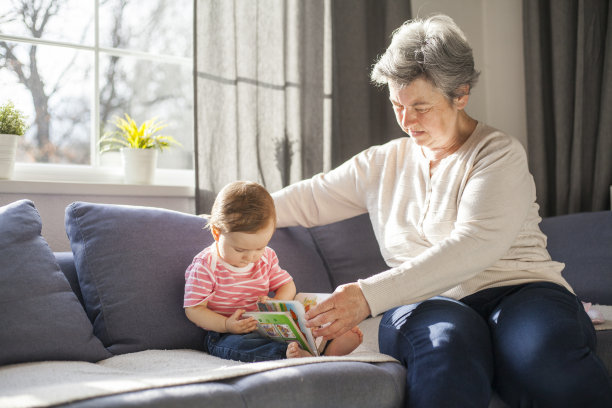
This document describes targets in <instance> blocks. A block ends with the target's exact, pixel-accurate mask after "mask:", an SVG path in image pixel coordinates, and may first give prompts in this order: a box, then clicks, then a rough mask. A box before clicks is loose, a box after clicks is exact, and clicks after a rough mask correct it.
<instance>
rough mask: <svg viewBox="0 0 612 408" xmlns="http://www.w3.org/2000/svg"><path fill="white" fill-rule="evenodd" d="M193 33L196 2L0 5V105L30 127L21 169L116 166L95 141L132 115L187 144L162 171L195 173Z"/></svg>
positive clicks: (167, 157)
mask: <svg viewBox="0 0 612 408" xmlns="http://www.w3.org/2000/svg"><path fill="white" fill-rule="evenodd" d="M192 25H193V1H192V0H37V1H31V0H3V1H2V2H0V89H1V90H2V92H1V93H0V103H4V102H6V101H7V100H9V99H10V100H12V101H13V102H14V103H15V105H16V106H17V107H18V108H19V109H21V110H22V111H24V113H25V114H26V115H27V116H28V122H29V123H31V125H30V128H29V129H28V131H27V133H26V135H25V136H24V138H23V140H22V141H21V142H20V145H19V150H18V156H17V161H18V162H21V163H44V164H46V165H47V166H48V167H51V166H49V165H52V164H70V165H81V166H83V167H88V168H89V169H88V170H91V168H93V169H94V171H95V169H96V168H100V167H101V166H116V165H118V162H119V160H118V157H113V155H112V153H111V154H104V155H100V154H99V152H98V147H97V143H96V141H97V140H98V138H99V137H100V134H101V133H103V132H104V131H105V129H108V128H110V126H112V125H111V123H110V122H111V121H112V119H113V117H114V116H123V115H124V113H127V114H129V115H130V116H131V117H132V118H134V119H135V120H136V121H137V122H139V123H140V122H143V121H144V120H147V119H150V118H153V117H156V118H157V119H158V120H161V121H163V122H165V123H166V124H167V125H168V126H167V128H166V129H164V133H166V134H169V135H172V136H173V137H175V138H176V139H177V140H179V141H180V142H181V144H182V147H181V148H175V149H170V150H166V151H164V152H163V153H162V154H160V155H159V164H158V167H159V168H162V169H164V168H165V169H193V150H194V149H193V64H192V56H193V51H192V49H193V44H192V39H193V34H192Z"/></svg>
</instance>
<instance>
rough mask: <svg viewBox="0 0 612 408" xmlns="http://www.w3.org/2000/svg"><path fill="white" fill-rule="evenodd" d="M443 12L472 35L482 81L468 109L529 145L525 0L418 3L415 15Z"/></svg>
mask: <svg viewBox="0 0 612 408" xmlns="http://www.w3.org/2000/svg"><path fill="white" fill-rule="evenodd" d="M434 13H443V14H447V15H448V16H450V17H451V18H452V19H453V20H455V22H456V23H457V25H459V27H461V29H462V30H463V32H464V33H465V34H466V36H467V37H468V40H469V42H470V44H471V45H472V49H473V51H474V60H475V63H476V69H478V70H479V71H480V72H481V74H480V79H479V82H478V84H477V85H476V87H475V88H474V90H473V91H472V95H471V97H470V101H469V104H468V108H467V111H468V113H469V114H470V115H471V116H473V117H474V118H475V119H477V120H479V121H482V122H485V123H487V124H489V125H491V126H494V127H496V128H499V129H501V130H503V131H505V132H507V133H509V134H511V135H513V136H515V137H516V138H517V139H519V140H520V141H521V143H523V146H525V147H527V118H526V110H525V77H524V68H523V61H524V58H523V33H522V30H523V23H522V3H521V0H412V14H413V16H414V17H427V16H429V15H430V14H434Z"/></svg>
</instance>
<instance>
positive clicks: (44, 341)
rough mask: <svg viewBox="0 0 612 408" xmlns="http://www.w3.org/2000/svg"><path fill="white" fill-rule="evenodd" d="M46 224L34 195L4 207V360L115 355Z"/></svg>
mask: <svg viewBox="0 0 612 408" xmlns="http://www.w3.org/2000/svg"><path fill="white" fill-rule="evenodd" d="M41 229H42V222H41V219H40V215H39V214H38V211H37V210H36V208H35V206H34V203H33V202H32V201H29V200H21V201H17V202H14V203H12V204H9V205H6V206H4V207H0V305H1V307H0V365H4V364H13V363H22V362H32V361H42V360H80V361H91V362H95V361H98V360H101V359H104V358H108V357H110V356H111V354H110V353H109V352H108V351H107V350H106V349H105V348H104V346H103V345H102V343H101V342H100V340H98V339H97V338H96V337H95V336H94V335H93V328H92V325H91V323H90V321H89V320H88V319H87V316H86V314H85V311H84V310H83V308H82V307H81V305H80V303H79V301H78V300H77V297H76V295H75V294H74V293H73V292H72V290H71V289H70V285H69V284H68V281H67V280H66V277H65V276H64V274H63V273H62V272H61V271H60V268H59V266H58V264H57V263H56V262H55V257H54V256H53V252H52V251H51V249H50V248H49V246H48V245H47V243H46V241H45V240H44V238H43V237H42V236H41Z"/></svg>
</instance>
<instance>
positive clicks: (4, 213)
mask: <svg viewBox="0 0 612 408" xmlns="http://www.w3.org/2000/svg"><path fill="white" fill-rule="evenodd" d="M65 222H66V232H67V235H68V238H69V240H70V244H71V249H72V252H61V253H52V252H51V250H50V249H49V247H48V245H47V244H46V243H45V241H44V238H43V237H42V236H41V227H42V226H41V221H40V217H39V216H38V213H37V211H36V208H35V206H34V203H32V202H31V201H28V200H22V201H19V202H16V203H13V204H10V205H7V206H5V207H2V208H0V304H1V305H2V308H0V345H1V347H0V407H9V406H10V407H22V406H23V407H25V406H63V407H71V408H77V407H79V408H81V407H136V406H138V407H176V406H181V407H190V406H207V407H268V408H271V407H287V406H290V407H348V406H358V407H400V406H403V401H404V381H405V370H404V368H403V367H402V366H401V365H400V364H399V363H397V362H396V361H393V360H392V359H390V358H388V357H385V356H382V355H380V354H378V353H377V352H376V351H377V350H375V345H374V346H373V347H372V348H368V347H364V348H363V349H360V350H358V352H357V353H355V355H354V356H347V357H340V358H327V357H322V358H313V359H298V360H300V361H296V362H293V361H287V360H284V361H281V362H278V363H272V364H260V363H253V364H250V365H247V364H240V363H238V362H229V361H227V360H220V359H215V358H214V357H211V356H208V355H207V354H206V353H205V352H204V351H203V342H202V336H203V331H202V330H201V329H198V328H197V327H195V326H194V325H193V324H191V323H190V322H189V321H188V320H187V319H186V318H185V315H184V313H183V310H182V294H183V293H182V292H183V283H184V271H185V268H186V267H187V266H188V264H189V263H190V262H191V260H192V258H193V256H194V255H195V254H196V253H197V252H199V251H200V250H201V249H202V248H203V247H204V246H206V245H208V244H209V243H211V242H212V241H211V240H212V238H211V236H210V233H209V232H208V231H206V230H204V229H203V226H204V223H205V221H204V220H203V219H202V218H200V217H197V216H194V215H189V214H183V213H178V212H174V211H169V210H164V209H159V208H148V207H131V206H118V205H106V204H93V203H83V202H77V203H73V204H71V205H70V206H68V207H67V208H66V213H65ZM541 226H542V229H543V230H544V232H545V233H547V234H548V236H549V250H550V253H551V255H552V257H553V259H558V260H560V261H563V262H565V263H566V270H565V272H564V274H565V276H566V278H567V279H568V280H569V281H570V282H571V283H572V284H573V286H574V287H575V289H576V291H577V293H578V295H579V296H580V297H581V298H582V299H583V300H585V301H589V302H593V303H596V304H603V305H612V251H610V248H612V212H597V213H583V214H574V215H569V216H561V217H553V218H548V219H545V220H544V221H543V222H542V224H541ZM270 246H271V247H273V248H274V249H275V250H276V252H277V254H278V257H279V260H280V263H281V265H282V266H283V267H284V268H285V269H287V270H288V271H289V272H290V273H291V274H292V276H293V277H294V279H295V282H296V285H297V287H298V291H301V292H331V291H333V289H334V288H335V287H336V286H338V285H340V284H342V283H346V282H351V281H354V280H356V279H358V278H362V277H366V276H369V275H370V274H373V273H376V272H378V271H382V270H384V269H385V268H386V265H385V263H384V262H383V260H382V258H381V256H380V253H379V251H378V247H377V245H376V241H375V238H374V235H373V233H372V230H371V225H370V223H369V219H368V217H367V215H362V216H358V217H355V218H351V219H347V220H345V221H342V222H339V223H335V224H330V225H327V226H322V227H315V228H310V229H306V228H301V227H292V228H282V229H279V230H278V231H277V232H276V233H275V235H274V237H273V238H272V241H271V242H270ZM368 324H369V325H370V328H372V327H374V326H373V325H376V320H375V319H370V321H368V322H365V323H364V330H365V329H368V327H367V326H368ZM366 337H367V335H366ZM597 337H598V342H599V344H598V354H599V355H600V356H601V358H602V359H603V360H604V362H605V364H606V366H607V367H608V370H609V371H612V330H607V331H598V332H597ZM365 343H368V341H366V342H365ZM365 343H364V346H368V344H365ZM373 343H376V339H375V338H374V339H371V338H370V339H369V346H372V344H373ZM212 372H214V373H215V376H212V377H211V376H210V375H209V374H210V373H212ZM207 375H208V376H207ZM491 406H503V404H502V403H501V402H500V401H498V400H497V399H496V398H495V397H494V399H493V400H492V402H491Z"/></svg>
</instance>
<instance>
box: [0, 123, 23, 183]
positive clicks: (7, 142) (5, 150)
mask: <svg viewBox="0 0 612 408" xmlns="http://www.w3.org/2000/svg"><path fill="white" fill-rule="evenodd" d="M20 137H21V136H17V135H6V134H0V179H11V178H13V173H14V172H15V156H16V155H17V142H18V141H19V138H20Z"/></svg>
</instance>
